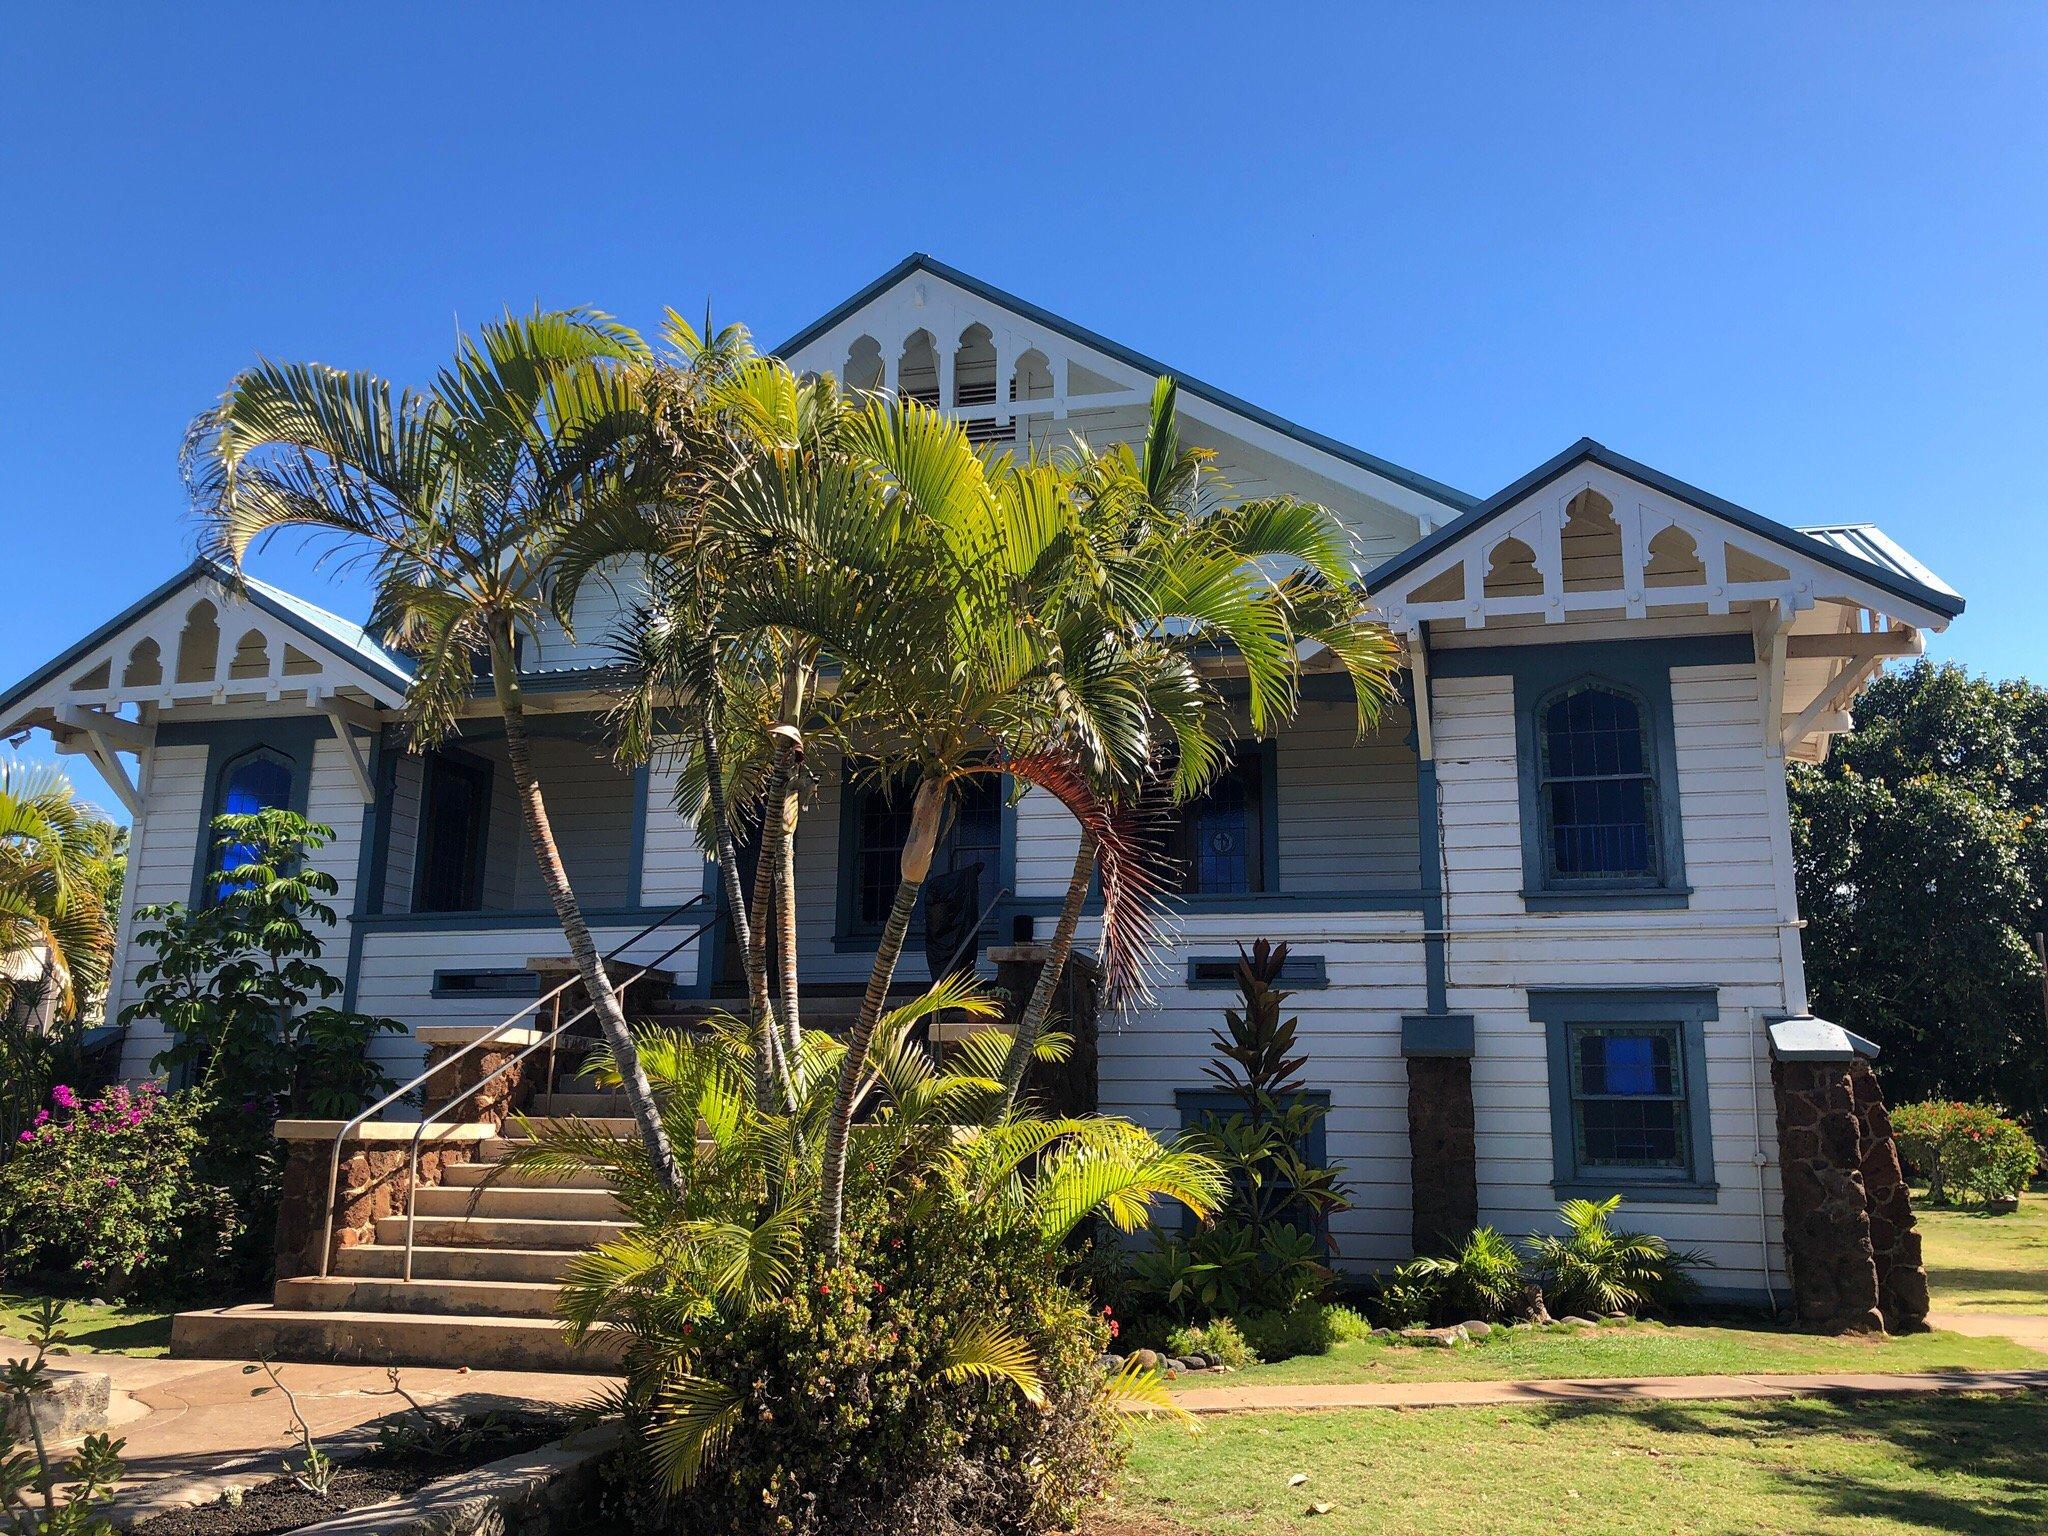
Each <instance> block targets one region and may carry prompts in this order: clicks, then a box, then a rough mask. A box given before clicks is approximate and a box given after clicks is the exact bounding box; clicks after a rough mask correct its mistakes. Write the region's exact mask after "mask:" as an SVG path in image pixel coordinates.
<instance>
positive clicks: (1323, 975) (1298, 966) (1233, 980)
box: [1187, 953, 1330, 992]
mask: <svg viewBox="0 0 2048 1536" xmlns="http://www.w3.org/2000/svg"><path fill="white" fill-rule="evenodd" d="M1217 966H1222V967H1225V968H1226V974H1224V975H1220V976H1219V975H1215V974H1210V975H1207V976H1205V975H1203V974H1202V972H1203V971H1204V970H1210V971H1212V972H1213V969H1214V968H1215V967H1217ZM1187 976H1188V983H1187V984H1188V987H1189V989H1190V990H1192V991H1195V992H1233V991H1235V990H1236V989H1237V956H1236V955H1190V956H1188V964H1187ZM1329 984H1330V967H1329V964H1328V962H1327V961H1325V960H1324V958H1323V957H1322V956H1321V955H1297V954H1292V953H1290V954H1289V955H1288V957H1287V963H1286V964H1285V965H1284V966H1282V967H1281V970H1280V985H1281V986H1282V987H1285V988H1286V989H1287V990H1288V991H1290V992H1315V991H1320V990H1321V989H1323V988H1325V987H1327V986H1329Z"/></svg>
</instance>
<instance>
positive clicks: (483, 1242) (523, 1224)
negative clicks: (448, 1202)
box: [377, 1190, 628, 1249]
mask: <svg viewBox="0 0 2048 1536" xmlns="http://www.w3.org/2000/svg"><path fill="white" fill-rule="evenodd" d="M421 1193H422V1194H424V1193H426V1191H424V1190H422V1191H421ZM627 1226H628V1223H626V1222H623V1221H561V1220H548V1219H545V1218H537V1217H536V1218H529V1217H508V1216H421V1217H419V1218H418V1220H416V1221H415V1222H414V1223H413V1236H412V1240H413V1242H414V1244H416V1245H417V1244H421V1243H425V1244H429V1245H431V1246H433V1247H436V1248H567V1249H579V1248H588V1247H590V1246H592V1245H593V1244H595V1243H602V1242H605V1241H608V1240H609V1239H611V1238H614V1237H617V1236H618V1235H619V1234H620V1233H621V1232H623V1231H625V1230H626V1228H627ZM377 1241H378V1242H380V1243H384V1244H392V1243H396V1244H398V1245H400V1246H401V1247H402V1246H403V1245H404V1243H405V1218H404V1217H403V1216H379V1217H378V1218H377Z"/></svg>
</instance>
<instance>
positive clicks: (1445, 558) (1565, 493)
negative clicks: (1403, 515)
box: [1366, 439, 1963, 634]
mask: <svg viewBox="0 0 2048 1536" xmlns="http://www.w3.org/2000/svg"><path fill="white" fill-rule="evenodd" d="M1366 587H1367V590H1368V591H1369V592H1370V593H1371V595H1372V597H1373V599H1374V602H1375V605H1376V606H1377V607H1378V608H1379V609H1380V611H1381V612H1382V613H1383V614H1384V615H1385V616H1386V618H1387V619H1388V622H1389V623H1391V624H1392V625H1393V626H1394V627H1395V628H1396V629H1399V630H1403V631H1405V632H1408V633H1411V634H1412V633H1415V632H1417V631H1418V630H1419V629H1420V627H1421V626H1422V625H1423V624H1424V623H1442V624H1454V625H1458V626H1461V627H1463V628H1465V629H1482V628H1486V627H1488V626H1490V625H1504V626H1508V627H1513V626H1515V625H1518V624H1529V623H1558V622H1562V621H1564V620H1567V619H1575V618H1587V617H1596V616H1604V617H1614V618H1629V619H1640V618H1645V617H1649V616H1653V615H1670V616H1692V615H1700V614H1705V615H1709V616H1716V615H1726V614H1730V613H1737V612H1746V611H1755V610H1760V609H1763V608H1773V609H1775V610H1776V611H1777V612H1779V613H1780V614H1782V615H1783V617H1784V618H1785V619H1786V620H1788V621H1790V620H1791V619H1793V618H1794V617H1795V616H1796V615H1797V614H1799V613H1801V612H1803V611H1806V610H1809V609H1812V608H1813V607H1814V606H1815V605H1816V604H1819V603H1832V604H1837V605H1843V606H1847V607H1850V608H1855V609H1861V610H1864V611H1866V612H1868V613H1869V614H1871V615H1883V616H1885V617H1887V618H1888V619H1890V620H1892V621H1896V622H1898V623H1901V624H1905V625H1911V626H1913V627H1916V628H1925V629H1942V628H1945V627H1946V626H1947V624H1948V621H1949V620H1950V619H1952V618H1954V617H1955V616H1956V615H1957V614H1959V613H1960V612H1962V608H1963V601H1962V599H1961V598H1960V597H1958V596H1957V595H1956V594H1955V593H1954V592H1953V591H1951V590H1950V589H1949V588H1947V587H1946V586H1945V585H1942V584H1941V583H1940V582H1939V580H1938V578H1936V577H1934V575H1933V574H1932V573H1931V572H1929V571H1927V570H1926V569H1925V567H1922V566H1920V565H1919V564H1918V563H1917V562H1915V561H1913V560H1912V558H1911V557H1910V556H1908V555H1907V554H1906V553H1905V551H1904V550H1902V549H1900V548H1899V547H1898V546H1897V545H1896V544H1894V543H1892V542H1891V541H1890V540H1889V539H1887V538H1885V537H1884V535H1883V534H1882V533H1880V532H1879V531H1878V530H1876V529H1874V528H1830V529H1825V530H1820V536H1815V535H1814V534H1808V533H1803V532H1801V531H1799V530H1798V529H1795V528H1791V527H1788V526H1786V525H1785V524H1782V523H1777V522H1773V521H1772V520H1771V519H1769V518H1766V517H1763V516H1761V515H1759V514H1757V513H1755V512H1751V511H1749V510H1748V509H1747V508H1745V507H1738V506H1736V505H1735V504H1734V503H1732V502H1728V501H1724V500H1722V499H1721V498H1719V497H1715V496H1712V495H1710V494H1709V493H1707V492H1705V491H1701V490H1699V489H1697V488H1696V487H1693V486H1689V485H1686V484H1685V483H1684V482H1682V481H1678V480H1674V479H1672V478H1671V477H1670V476H1667V475H1663V474H1661V473H1659V472H1657V471H1655V470H1652V469H1650V468H1649V467H1648V466H1646V465H1642V464H1638V463H1636V462H1635V461H1633V460H1630V459H1626V458H1623V457H1622V456H1621V455H1619V454H1616V453H1613V452H1612V451H1611V450H1608V449H1606V448H1603V447H1602V446H1601V445H1600V444H1598V443H1595V442H1592V441H1591V440H1590V439H1584V440H1581V441H1580V442H1579V443H1577V444H1574V445H1573V447H1571V448H1570V449H1567V450H1566V451H1565V452H1564V453H1563V454H1561V455H1559V456H1558V457H1557V458H1556V459H1553V460H1551V461H1550V462H1549V463H1548V464H1545V465H1543V466H1541V467H1540V468H1539V469H1537V470H1535V471H1533V472H1532V473H1530V474H1529V475H1525V476H1524V477H1522V479H1520V480H1518V481H1516V482H1515V483H1514V484H1513V485H1511V486H1509V487H1507V489H1505V490H1503V491H1501V492H1500V493H1498V494H1497V495H1495V496H1492V497H1489V498H1488V499H1487V500H1486V501H1484V502H1481V503H1480V504H1479V505H1478V506H1477V507H1474V508H1473V509H1472V510H1471V511H1469V512H1467V513H1466V514H1464V515H1463V516H1462V517H1460V518H1458V520H1457V521H1456V522H1453V523H1451V524H1449V525H1447V526H1445V527H1443V528H1440V529H1438V530H1436V531H1435V532H1434V533H1432V534H1430V535H1428V536H1426V537H1424V538H1422V539H1420V540H1418V541H1417V542H1416V544H1415V545H1414V546H1413V547H1412V548H1410V549H1408V550H1406V551H1404V552H1403V553H1401V554H1400V555H1398V556H1396V557H1395V558H1394V559H1392V560H1389V561H1388V562H1386V563H1385V564H1384V565H1382V566H1380V567H1379V568H1378V569H1376V570H1374V571H1373V572H1372V574H1371V575H1370V576H1369V577H1367V578H1366Z"/></svg>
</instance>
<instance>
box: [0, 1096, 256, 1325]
mask: <svg viewBox="0 0 2048 1536" xmlns="http://www.w3.org/2000/svg"><path fill="white" fill-rule="evenodd" d="M50 1101H51V1102H50V1105H49V1107H47V1108H45V1109H42V1110H39V1111H37V1113H36V1117H35V1121H34V1123H33V1124H31V1125H30V1126H29V1127H28V1128H27V1129H26V1130H23V1131H21V1132H20V1133H19V1134H18V1136H17V1138H16V1144H15V1148H14V1152H15V1155H14V1157H12V1158H11V1159H10V1160H9V1161H8V1163H7V1165H6V1166H5V1167H4V1168H0V1276H4V1277H5V1278H7V1279H9V1280H16V1279H25V1278H28V1277H31V1276H36V1277H54V1276H60V1275H61V1276H64V1277H66V1278H67V1279H71V1280H74V1281H75V1282H76V1283H77V1284H78V1285H79V1286H81V1287H82V1288H83V1289H85V1290H87V1291H89V1292H91V1293H92V1294H94V1295H98V1296H106V1297H125V1296H133V1295H136V1294H140V1293H149V1292H162V1291H166V1290H173V1289H180V1288H186V1287H189V1286H193V1285H197V1284H201V1283H203V1282H204V1281H205V1280H206V1279H207V1278H208V1276H209V1275H210V1274H212V1273H214V1272H216V1271H217V1270H218V1269H219V1267H220V1264H221V1262H222V1260H223V1259H224V1258H225V1257H226V1256H227V1255H228V1254H229V1253H230V1252H231V1251H232V1250H233V1249H234V1247H235V1244H236V1241H237V1240H238V1239H239V1238H240V1236H241V1235H242V1228H243V1218H242V1215H241V1212H240V1210H239V1208H238V1206H237V1203H236V1201H235V1198H234V1195H233V1193H232V1192H231V1191H230V1190H229V1189H228V1188H226V1187H225V1186H224V1185H222V1184H217V1183H212V1182H208V1181H207V1180H205V1179H204V1178H202V1177H200V1176H199V1174H198V1173H197V1172H196V1169H197V1167H198V1165H199V1162H200V1159H199V1157H198V1154H199V1151H200V1147H201V1141H202V1137H201V1131H200V1121H201V1119H202V1117H203V1116H204V1114H205V1113H206V1106H205V1105H204V1104H203V1103H202V1102H201V1101H200V1100H199V1099H198V1098H197V1096H195V1095H193V1094H189V1093H176V1094H165V1093H162V1092H161V1091H159V1090H158V1089H157V1087H156V1085H155V1084H153V1083H144V1084H143V1085H142V1086H141V1087H139V1088H136V1089H132V1090H131V1089H128V1088H119V1087H117V1088H110V1089H108V1090H107V1091H106V1092H105V1093H103V1094H101V1095H99V1096H98V1097H96V1098H92V1099H86V1098H84V1097H82V1096H81V1095H80V1094H78V1093H77V1092H76V1091H74V1090H73V1089H72V1088H70V1087H69V1086H67V1085H65V1084H61V1083H60V1084H59V1085H58V1086H57V1087H56V1088H54V1089H52V1090H51V1093H50Z"/></svg>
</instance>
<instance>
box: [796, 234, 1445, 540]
mask: <svg viewBox="0 0 2048 1536" xmlns="http://www.w3.org/2000/svg"><path fill="white" fill-rule="evenodd" d="M776 351H777V352H778V353H779V354H780V355H781V356H782V357H784V358H785V359H786V360H787V361H788V362H789V363H790V365H791V366H792V367H794V368H796V369H798V370H799V371H806V370H810V371H816V372H829V373H832V374H834V375H836V376H837V377H839V378H840V379H841V380H842V381H843V382H845V383H847V384H849V385H852V386H858V387H865V388H874V389H888V390H893V391H896V392H898V393H901V394H905V395H910V396H913V397H915V398H918V399H922V400H924V401H926V403H928V404H932V405H937V406H941V407H942V408H944V409H947V410H949V411H950V412H952V413H953V414H955V415H957V416H959V417H960V418H961V419H962V420H963V422H964V423H965V425H966V427H967V430H968V434H969V436H970V437H972V438H974V439H975V440H976V441H979V442H991V443H1010V442H1015V443H1017V444H1018V445H1019V446H1020V447H1023V446H1027V445H1040V444H1043V445H1046V446H1051V445H1054V444H1057V443H1059V442H1063V441H1065V440H1066V439H1067V438H1068V437H1069V436H1070V435H1072V434H1078V435H1080V436H1082V437H1084V438H1086V439H1087V440H1089V441H1090V442H1091V443H1094V444H1096V445H1098V446H1100V445H1101V444H1104V443H1107V442H1110V441H1115V440H1118V439H1130V438H1133V437H1135V436H1137V435H1139V434H1140V433H1141V432H1142V431H1143V427H1144V421H1145V406H1146V403H1147V401H1148V400H1149V399H1150V395H1151V389H1152V384H1153V381H1154V380H1155V379H1157V378H1159V377H1160V376H1162V375H1164V376H1169V377H1171V378H1173V379H1174V380H1175V381H1176V382H1177V383H1178V384H1179V386H1180V391H1181V394H1180V411H1181V416H1182V418H1183V421H1184V423H1185V427H1186V436H1187V437H1188V439H1189V440H1190V441H1191V442H1198V443H1201V444H1203V445H1204V446H1208V447H1212V448H1214V449H1215V450H1216V452H1217V456H1218V457H1217V463H1218V467H1219V468H1220V469H1221V470H1222V471H1223V475H1224V478H1225V480H1226V481H1229V482H1231V483H1233V484H1235V485H1237V486H1238V487H1239V489H1240V490H1241V492H1242V493H1243V494H1245V495H1271V494H1277V493H1284V494H1288V495H1294V496H1299V497H1302V498H1303V499H1307V500H1314V501H1318V502H1320V503H1322V504H1323V505H1325V506H1327V507H1329V508H1330V510H1331V511H1332V512H1334V513H1336V514H1337V516H1339V517H1340V518H1342V519H1343V520H1344V521H1345V522H1346V524H1347V525H1348V526H1350V527H1351V529H1352V531H1353V532H1354V533H1355V534H1356V535H1357V536H1358V537H1359V540H1360V542H1361V544H1362V546H1363V547H1364V548H1365V549H1366V550H1367V551H1368V553H1369V555H1371V556H1380V555H1385V554H1389V553H1392V552H1393V551H1394V550H1397V549H1400V548H1405V547H1406V546H1407V545H1408V544H1410V543H1411V542H1413V540H1414V539H1415V537H1416V535H1417V534H1419V533H1421V532H1423V531H1425V530H1427V529H1429V528H1432V527H1435V526H1436V525H1438V524H1440V523H1442V522H1443V521H1445V520H1446V519H1447V518H1450V517H1454V516H1456V515H1457V514H1458V513H1460V512H1462V511H1464V510H1465V509H1466V508H1468V507H1470V506H1471V505H1473V499H1472V498H1471V497H1470V496H1468V495H1466V494H1464V493H1463V492H1461V491H1457V490H1453V489H1452V488H1451V487H1449V486H1446V485H1443V484H1441V483H1439V482H1437V481H1434V480H1431V479H1428V478H1427V477H1426V476H1422V475H1418V474H1416V473H1415V472H1414V471H1412V470H1407V469H1403V468H1402V467H1400V466H1399V465H1396V464H1392V463H1390V462H1388V461H1387V460H1384V459H1380V458H1377V457H1375V456H1374V455H1372V454H1368V453H1366V452H1364V451H1363V450H1361V449H1358V448H1354V447H1351V446H1350V445H1349V444H1345V443H1341V442H1338V441H1337V440H1336V439H1334V438H1331V437H1328V436H1325V435H1324V434H1322V433H1319V432H1315V431H1313V430H1311V429H1309V428H1307V427H1303V426H1301V425H1300V424H1298V423H1295V422H1290V421H1287V420H1286V419H1284V418H1282V417H1280V416H1276V415H1274V414H1273V413H1272V412H1270V411H1266V410H1263V409H1261V408H1260V407H1258V406H1255V405H1253V404H1251V403H1250V402H1249V401H1247V400H1244V399H1241V398H1240V397H1238V396H1236V395H1233V394H1230V393H1228V392H1227V391H1224V390H1221V389H1218V388H1217V387H1216V386H1214V385H1212V384H1209V383H1206V382H1205V381H1203V380H1200V379H1197V378H1193V377H1191V376H1190V375H1188V374H1185V373H1182V372H1180V371H1179V370H1177V369H1174V368H1170V367H1168V366H1167V365H1166V364H1165V363H1163V362H1160V361H1159V360H1157V359H1156V358H1152V357H1148V356H1146V355H1145V354H1143V353H1140V352H1137V351H1135V350H1133V349H1131V348H1129V347H1126V346H1123V345H1122V344H1121V343H1118V342H1114V341H1111V340H1110V339H1109V338H1107V337H1105V336H1103V335H1101V334H1100V333H1098V332H1095V331H1091V330H1089V329H1087V328H1086V327H1083V326H1080V325H1077V324H1075V323H1074V322H1072V321H1070V320H1067V319H1065V318H1063V317H1062V316H1059V315H1056V314H1054V313H1052V312H1051V311H1050V310H1047V309H1044V308H1041V307H1040V306H1038V305H1035V304H1032V303H1029V302H1028V301H1026V300H1023V299H1020V298H1018V297H1016V296H1015V295H1013V294H1009V293H1005V292H1004V291H1002V290H1001V289H999V288H995V287H993V286H991V285H989V284H987V283H984V282H982V281H980V280H979V279H978V278H974V277H972V276H970V275H968V274H967V273H964V272H961V271H959V270H958V269H957V268H953V267H949V266H947V265H945V264H944V263H943V262H938V261H935V260H933V259H932V258H931V257H929V256H925V255H922V254H918V255H913V256H911V257H909V258H908V259H906V260H905V261H903V262H900V263H898V264H897V265H896V266H895V267H893V268H891V269H890V270H889V271H888V272H885V273H883V274H882V276H881V277H879V278H877V279H876V280H875V281H874V282H872V283H870V284H868V285H867V286H866V287H865V288H863V289H861V290H860V291H859V292H858V293H856V294H854V295H853V296H852V297H851V298H849V299H847V300H846V301H845V302H843V303H841V304H840V305H838V306H836V307H835V308H833V309H832V310H830V311H828V312H827V313H826V314H824V315H822V316H820V317H819V318H818V319H817V320H815V321H813V322H812V323H811V324H810V325H807V326H805V327H804V328H803V329H802V330H800V331H798V332H797V333H796V335H794V336H792V337H790V338H789V340H787V341H785V342H784V343H783V344H782V345H781V346H780V347H778V348H777V349H776Z"/></svg>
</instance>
